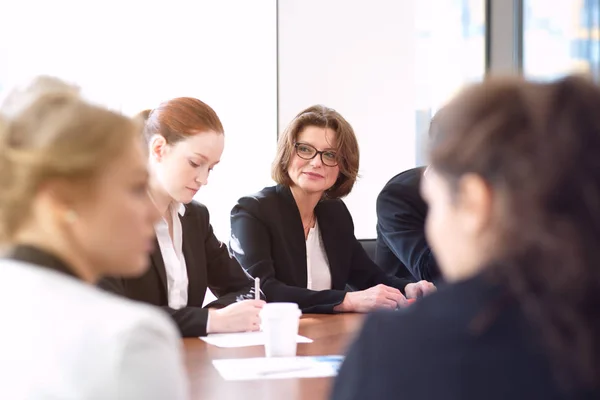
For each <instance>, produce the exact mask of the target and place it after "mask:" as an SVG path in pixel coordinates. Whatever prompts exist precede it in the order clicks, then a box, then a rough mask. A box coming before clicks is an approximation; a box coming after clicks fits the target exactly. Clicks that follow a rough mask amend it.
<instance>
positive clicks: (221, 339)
mask: <svg viewBox="0 0 600 400" xmlns="http://www.w3.org/2000/svg"><path fill="white" fill-rule="evenodd" d="M200 339H202V340H204V341H205V342H206V343H208V344H212V345H214V346H217V347H248V346H263V345H264V344H265V341H266V339H265V334H264V332H262V331H261V332H240V333H211V334H210V335H208V336H204V337H201V338H200ZM312 342H313V341H312V339H309V338H307V337H304V336H300V335H298V336H296V343H312Z"/></svg>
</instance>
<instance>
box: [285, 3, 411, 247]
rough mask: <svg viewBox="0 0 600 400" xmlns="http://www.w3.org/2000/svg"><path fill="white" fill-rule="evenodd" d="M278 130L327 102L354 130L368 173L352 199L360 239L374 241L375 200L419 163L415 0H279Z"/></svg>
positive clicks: (363, 168)
mask: <svg viewBox="0 0 600 400" xmlns="http://www.w3.org/2000/svg"><path fill="white" fill-rule="evenodd" d="M278 15H279V46H278V50H279V129H280V131H282V130H283V129H284V127H285V125H286V124H287V123H288V122H289V121H290V120H291V119H292V118H293V117H294V116H295V115H296V114H297V113H298V112H299V111H301V110H302V109H304V108H306V107H308V106H310V105H313V104H318V103H321V104H325V105H327V106H328V107H332V108H334V109H336V110H337V111H339V112H340V113H341V114H342V115H343V116H344V117H345V118H346V119H347V120H348V121H349V122H350V124H352V126H353V127H354V130H355V131H356V133H357V136H358V140H359V145H360V150H361V159H360V162H361V166H360V174H361V178H360V179H359V181H358V182H357V184H356V186H355V189H354V190H353V192H352V193H351V194H350V195H349V196H348V197H347V198H346V199H345V201H346V204H347V205H348V207H349V209H350V212H351V213H352V215H353V218H354V224H355V234H356V236H357V237H358V238H374V237H375V236H376V233H375V223H376V220H377V218H376V214H375V200H376V197H377V194H378V193H379V191H380V190H381V188H382V187H383V185H384V184H385V183H386V182H387V181H388V180H389V179H390V178H391V177H392V176H393V175H395V174H396V173H398V172H401V171H403V170H406V169H409V168H411V167H413V166H414V165H415V155H416V150H415V149H416V145H415V131H416V129H415V101H416V100H415V83H414V76H415V70H414V68H415V67H414V54H415V48H414V46H415V39H414V32H415V29H414V15H415V10H414V0H370V1H364V0H280V1H279V9H278Z"/></svg>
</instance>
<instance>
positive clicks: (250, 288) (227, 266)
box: [204, 211, 265, 308]
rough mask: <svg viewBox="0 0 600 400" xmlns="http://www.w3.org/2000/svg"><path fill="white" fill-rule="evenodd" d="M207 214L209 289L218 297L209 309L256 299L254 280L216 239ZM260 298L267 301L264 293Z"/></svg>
mask: <svg viewBox="0 0 600 400" xmlns="http://www.w3.org/2000/svg"><path fill="white" fill-rule="evenodd" d="M205 213H206V215H205V222H204V224H205V225H207V226H206V227H205V231H206V232H207V234H206V238H205V241H204V245H205V248H206V262H207V266H208V271H207V273H208V287H209V288H210V290H211V291H212V292H213V293H214V294H215V296H217V300H215V301H214V302H212V303H210V304H209V305H208V306H207V307H208V308H211V307H225V306H227V305H229V304H232V303H235V302H236V301H240V300H244V299H254V298H255V293H254V280H253V279H252V277H251V276H250V275H249V274H248V273H247V272H246V271H245V270H244V269H243V268H242V266H241V265H240V264H239V262H238V261H237V260H236V259H235V258H234V257H232V256H231V255H230V253H229V249H228V248H227V246H226V245H225V244H223V243H222V242H221V241H219V240H218V239H217V238H216V236H215V235H214V233H213V229H212V226H211V225H210V223H209V217H208V211H205ZM260 297H261V298H262V299H263V300H264V299H265V296H264V294H263V293H260Z"/></svg>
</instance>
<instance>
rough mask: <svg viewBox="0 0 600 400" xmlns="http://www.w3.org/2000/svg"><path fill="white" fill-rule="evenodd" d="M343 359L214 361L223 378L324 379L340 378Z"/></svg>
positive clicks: (233, 379)
mask: <svg viewBox="0 0 600 400" xmlns="http://www.w3.org/2000/svg"><path fill="white" fill-rule="evenodd" d="M343 360H344V357H343V356H314V357H273V358H266V357H261V358H232V359H225V360H213V365H214V366H215V368H216V369H217V371H219V373H220V374H221V376H222V377H223V379H225V380H228V381H247V380H256V379H289V378H321V377H330V376H336V375H337V372H338V369H339V367H340V365H341V363H342V361H343Z"/></svg>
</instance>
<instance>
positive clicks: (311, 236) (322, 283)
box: [306, 222, 331, 290]
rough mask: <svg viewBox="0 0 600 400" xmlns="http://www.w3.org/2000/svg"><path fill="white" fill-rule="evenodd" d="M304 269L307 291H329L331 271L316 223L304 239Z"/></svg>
mask: <svg viewBox="0 0 600 400" xmlns="http://www.w3.org/2000/svg"><path fill="white" fill-rule="evenodd" d="M306 267H307V271H306V277H307V285H306V287H307V288H308V289H312V290H328V289H331V271H330V270H329V261H328V260H327V254H326V253H325V247H324V246H323V239H322V238H321V231H320V230H319V223H318V222H315V226H314V228H311V229H310V231H308V237H307V238H306Z"/></svg>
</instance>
